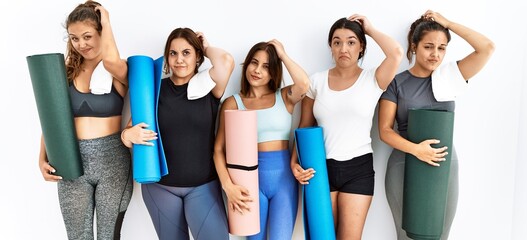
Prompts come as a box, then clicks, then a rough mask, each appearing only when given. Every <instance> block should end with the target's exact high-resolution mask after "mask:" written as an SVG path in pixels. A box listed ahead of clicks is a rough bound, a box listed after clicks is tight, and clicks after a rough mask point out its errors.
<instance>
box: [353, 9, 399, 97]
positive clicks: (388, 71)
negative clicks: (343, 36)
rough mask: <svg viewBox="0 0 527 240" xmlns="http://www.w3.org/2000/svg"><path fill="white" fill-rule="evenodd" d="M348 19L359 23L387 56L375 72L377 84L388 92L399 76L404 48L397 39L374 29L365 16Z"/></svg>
mask: <svg viewBox="0 0 527 240" xmlns="http://www.w3.org/2000/svg"><path fill="white" fill-rule="evenodd" d="M348 19H349V20H350V21H357V22H359V23H360V24H361V25H362V28H363V29H364V32H365V33H366V34H367V35H368V36H370V37H371V38H372V39H373V40H374V41H375V42H376V43H377V44H378V45H379V47H380V48H381V49H382V52H383V53H384V55H385V56H386V57H385V58H384V60H383V61H382V62H381V64H380V65H379V67H377V70H376V71H375V79H377V84H379V87H380V88H381V89H383V90H386V88H387V87H388V85H390V82H391V81H392V80H393V78H394V77H395V74H397V70H398V68H399V64H400V63H401V60H402V59H403V48H402V47H401V45H400V44H399V43H398V42H397V41H396V40H395V39H393V38H391V37H390V36H388V35H386V34H384V33H383V32H381V31H379V30H377V29H376V28H374V27H373V25H372V24H371V23H370V21H369V20H368V19H367V18H366V17H365V16H362V15H358V14H354V15H351V16H350V17H349V18H348Z"/></svg>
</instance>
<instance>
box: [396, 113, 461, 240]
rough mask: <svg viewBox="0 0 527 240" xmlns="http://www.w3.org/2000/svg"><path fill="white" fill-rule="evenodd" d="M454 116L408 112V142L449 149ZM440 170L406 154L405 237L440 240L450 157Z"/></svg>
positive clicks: (447, 157)
mask: <svg viewBox="0 0 527 240" xmlns="http://www.w3.org/2000/svg"><path fill="white" fill-rule="evenodd" d="M453 133H454V113H453V112H447V111H440V110H426V109H419V110H413V109H412V110H410V111H409V115H408V140H409V141H411V142H414V143H420V142H422V141H424V140H426V139H438V140H440V143H439V144H433V145H432V147H434V148H438V147H443V146H447V147H448V150H447V151H451V149H452V139H453ZM445 158H446V161H444V162H439V164H440V166H439V167H434V166H431V165H429V164H427V163H425V162H423V161H421V160H419V159H418V158H416V157H415V156H414V155H412V154H406V159H405V162H406V163H405V170H404V171H405V174H404V190H403V191H404V192H403V224H402V227H403V229H404V230H406V235H408V237H410V238H412V239H440V238H441V233H442V231H443V222H444V219H445V209H446V202H447V189H448V176H449V173H450V160H451V155H450V154H448V155H446V156H445Z"/></svg>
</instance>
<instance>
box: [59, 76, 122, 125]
mask: <svg viewBox="0 0 527 240" xmlns="http://www.w3.org/2000/svg"><path fill="white" fill-rule="evenodd" d="M69 92H70V100H71V108H72V110H73V116H74V117H112V116H120V115H121V114H122V111H123V102H124V101H123V97H122V96H121V95H120V94H119V92H117V89H115V87H114V86H113V85H112V91H111V92H110V93H108V94H102V95H95V94H92V93H83V92H80V91H79V90H77V88H76V87H75V85H74V84H73V83H70V87H69Z"/></svg>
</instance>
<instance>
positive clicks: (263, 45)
mask: <svg viewBox="0 0 527 240" xmlns="http://www.w3.org/2000/svg"><path fill="white" fill-rule="evenodd" d="M258 51H265V52H266V53H267V55H268V56H269V68H268V69H269V70H268V71H269V75H270V77H271V80H270V81H269V83H268V87H269V89H271V91H273V92H275V91H276V90H277V89H278V88H280V84H281V83H282V77H283V74H282V73H283V70H282V60H280V58H279V57H278V53H276V49H275V47H274V46H273V45H272V44H270V43H267V42H259V43H257V44H255V45H254V46H253V47H252V48H251V50H249V52H248V53H247V57H245V61H243V68H242V80H241V90H240V93H241V95H243V96H247V93H248V92H249V89H250V88H251V85H250V84H249V81H248V80H247V75H246V74H245V73H246V72H247V67H249V64H251V61H252V59H253V58H254V55H255V54H256V52H258Z"/></svg>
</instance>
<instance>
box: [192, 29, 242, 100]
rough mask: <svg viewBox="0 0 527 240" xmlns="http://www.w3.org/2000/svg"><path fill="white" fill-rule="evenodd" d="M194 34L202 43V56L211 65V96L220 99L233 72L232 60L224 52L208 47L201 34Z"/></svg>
mask: <svg viewBox="0 0 527 240" xmlns="http://www.w3.org/2000/svg"><path fill="white" fill-rule="evenodd" d="M196 34H197V35H198V37H199V38H200V39H201V41H202V43H203V49H204V52H203V54H204V55H205V57H207V58H208V59H209V60H210V62H211V64H212V68H211V69H210V70H209V74H210V77H211V78H212V80H213V81H214V82H215V83H216V86H215V87H214V88H213V89H212V94H213V95H214V96H215V97H216V98H221V97H222V96H223V93H224V92H225V88H226V87H227V83H228V82H229V78H230V77H231V74H232V71H233V70H234V58H233V57H232V56H231V54H229V53H228V52H226V51H225V50H223V49H221V48H217V47H212V46H210V44H209V42H208V41H207V39H206V38H205V35H203V33H201V32H197V33H196Z"/></svg>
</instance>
